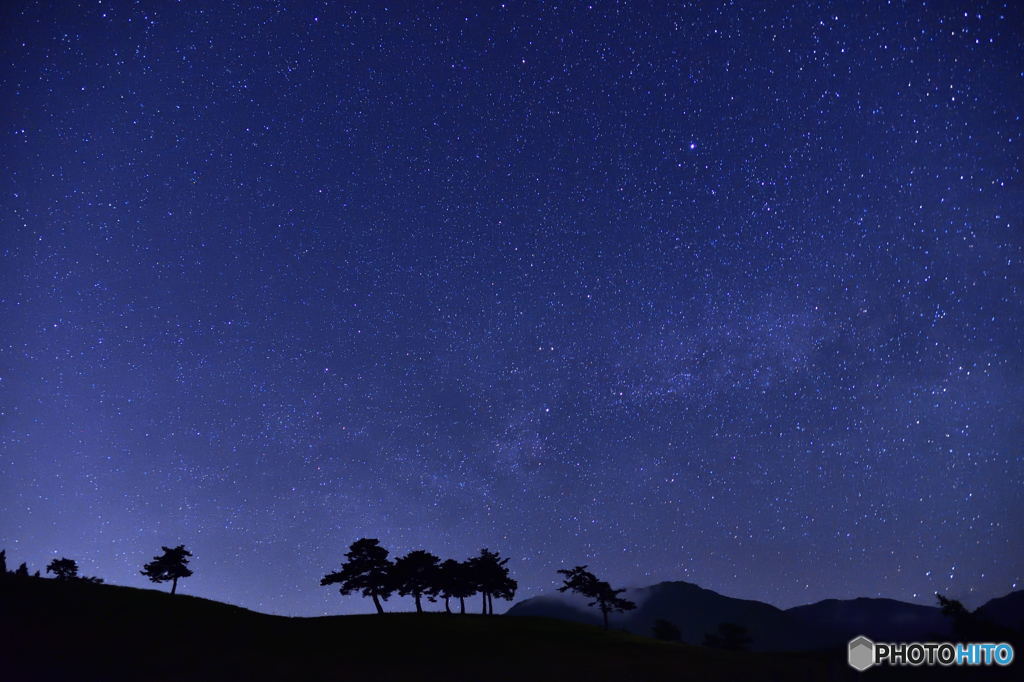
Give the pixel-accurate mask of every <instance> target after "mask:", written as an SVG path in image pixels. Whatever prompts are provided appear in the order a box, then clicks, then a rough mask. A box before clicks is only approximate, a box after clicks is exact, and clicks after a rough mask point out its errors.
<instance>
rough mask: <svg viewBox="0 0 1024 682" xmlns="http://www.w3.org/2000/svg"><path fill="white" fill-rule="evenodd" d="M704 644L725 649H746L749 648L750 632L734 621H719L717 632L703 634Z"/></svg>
mask: <svg viewBox="0 0 1024 682" xmlns="http://www.w3.org/2000/svg"><path fill="white" fill-rule="evenodd" d="M704 646H710V647H714V648H716V649H725V650H727V651H746V650H747V649H749V648H750V632H749V631H748V630H747V629H746V628H745V627H743V626H742V625H737V624H736V623H719V625H718V632H717V633H715V632H709V633H707V634H705V635H704Z"/></svg>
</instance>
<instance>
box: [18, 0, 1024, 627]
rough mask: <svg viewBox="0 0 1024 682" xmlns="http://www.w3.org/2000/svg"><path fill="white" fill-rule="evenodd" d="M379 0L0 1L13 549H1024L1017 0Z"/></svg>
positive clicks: (279, 601)
mask: <svg viewBox="0 0 1024 682" xmlns="http://www.w3.org/2000/svg"><path fill="white" fill-rule="evenodd" d="M358 4H362V3H358ZM365 4H366V5H370V6H369V7H367V6H362V7H359V8H357V9H353V8H352V6H343V4H342V3H330V4H326V5H325V4H301V5H300V4H299V3H294V4H277V3H265V2H261V3H253V4H252V5H249V4H248V3H239V4H238V6H230V5H229V3H209V4H208V5H207V6H205V7H204V6H203V3H197V2H180V3H148V2H138V3H128V2H110V1H109V0H107V1H104V2H100V1H99V0H96V1H94V2H89V3H76V2H67V3H65V2H60V3H53V5H52V6H51V5H50V4H37V3H29V4H24V5H16V4H15V3H5V8H4V9H3V10H2V11H3V15H2V16H0V25H2V26H3V28H2V29H0V34H2V52H3V59H2V67H0V68H2V71H0V84H2V93H3V102H4V104H3V106H2V108H0V111H2V114H0V115H2V119H3V120H2V123H3V126H2V129H0V130H2V134H3V140H4V142H3V144H2V146H0V166H2V173H3V180H2V182H3V186H2V189H0V196H2V197H3V198H2V201H0V211H2V221H3V222H2V228H0V229H2V241H0V256H2V260H0V415H2V416H0V547H6V549H7V553H8V561H9V562H12V563H13V564H14V565H17V563H20V562H21V561H27V562H28V563H29V567H30V569H31V570H35V569H43V568H44V567H45V564H46V562H48V561H49V560H50V559H51V558H54V557H59V556H68V557H71V558H75V559H77V560H78V562H79V564H80V565H81V566H82V572H83V573H84V574H87V575H98V576H101V577H103V578H105V579H106V580H107V582H112V583H117V584H125V585H136V586H151V584H150V583H148V582H147V581H146V579H145V578H144V577H143V576H141V575H139V573H138V571H139V569H140V568H141V566H142V564H143V563H144V562H145V561H148V560H149V559H150V558H152V557H153V556H154V555H155V554H158V553H159V549H160V545H176V544H180V543H184V544H186V545H187V546H188V547H189V548H190V549H191V550H192V552H193V553H194V555H195V558H194V559H193V561H192V567H193V569H194V570H195V576H194V577H192V578H189V579H188V580H186V581H184V582H183V583H182V584H181V585H180V586H179V591H182V592H185V593H190V594H198V595H201V596H205V597H209V598H213V599H219V600H224V601H228V602H232V603H236V604H241V605H244V606H247V607H250V608H255V609H259V610H264V611H268V612H273V613H283V614H292V615H318V614H322V613H339V612H356V611H369V610H372V604H370V603H369V601H367V600H364V599H361V598H359V597H355V596H353V597H348V598H341V597H339V595H338V594H337V591H336V590H335V589H333V588H330V589H329V588H325V587H320V586H319V579H320V577H321V576H322V575H323V574H324V573H326V572H328V571H330V570H336V569H337V567H338V565H339V564H340V562H341V560H342V557H343V554H344V552H345V550H346V549H347V547H348V545H349V544H350V543H351V542H352V541H354V540H356V539H358V538H360V537H363V536H368V537H377V538H380V539H381V541H382V543H383V544H384V545H385V546H386V547H388V548H389V549H390V550H391V551H392V553H393V554H401V553H405V552H407V551H409V550H411V549H417V548H421V547H422V548H426V549H429V550H431V551H433V552H434V553H436V554H439V555H441V556H442V558H445V557H449V556H452V557H455V558H464V557H466V556H468V555H470V554H475V553H476V552H477V550H479V548H481V547H489V548H491V549H495V550H498V551H500V552H501V553H502V554H504V555H505V556H509V557H511V561H510V563H509V567H510V568H511V569H512V574H513V577H515V578H517V579H518V580H519V582H520V586H521V589H520V592H519V596H520V597H528V596H534V595H537V594H540V593H543V592H550V591H551V590H552V588H553V587H554V585H555V584H557V578H558V576H557V575H556V574H555V571H556V569H558V568H563V567H566V566H572V565H576V564H589V565H590V567H591V569H592V570H593V571H594V572H596V573H597V574H598V575H599V577H601V578H604V579H607V580H609V581H611V582H612V583H613V584H614V585H616V586H626V585H646V584H652V583H654V582H658V581H662V580H687V581H691V582H696V583H698V584H700V585H702V586H704V587H707V588H710V589H714V590H716V591H719V592H722V593H724V594H728V595H731V596H739V597H746V598H754V599H760V600H763V601H768V602H771V603H774V604H776V605H779V606H791V605H795V604H798V603H807V602H811V601H816V600H819V599H823V598H827V597H854V596H888V597H894V598H898V599H904V600H908V601H916V602H921V603H933V601H934V598H933V596H932V594H933V593H934V592H935V591H937V590H938V591H941V592H943V593H949V594H951V595H952V596H955V597H959V598H962V599H964V600H965V601H966V602H967V603H968V605H972V606H973V605H977V604H978V603H981V602H982V601H984V600H986V599H989V598H991V597H994V596H998V595H1002V594H1005V593H1006V592H1008V591H1010V590H1011V589H1019V588H1020V587H1022V585H1024V532H1022V530H1021V526H1022V521H1024V334H1022V333H1021V330H1022V328H1024V305H1022V302H1021V295H1022V289H1024V220H1022V216H1024V183H1022V175H1021V173H1022V163H1021V160H1022V158H1024V119H1022V115H1024V114H1022V112H1024V67H1022V63H1024V50H1022V47H1021V43H1022V40H1024V31H1022V26H1024V6H1022V5H1019V4H1017V3H1014V2H1005V3H987V2H961V3H955V2H948V3H947V2H934V3H932V2H929V3H921V2H914V3H901V2H893V3H890V4H885V3H881V2H863V3H854V2H837V3H834V4H829V3H819V2H799V3H781V2H780V3H761V2H736V3H731V2H730V3H712V2H699V3H697V2H693V3H673V4H671V5H670V6H663V7H659V8H656V9H652V8H650V7H645V8H644V9H639V7H638V5H636V4H633V3H625V2H619V3H612V2H594V3H593V4H590V5H587V4H585V3H571V2H566V3H560V4H558V5H554V4H551V3H541V2H537V3H533V2H530V3H524V2H506V3H504V4H497V3H483V2H467V3H444V4H443V5H442V6H440V7H428V6H427V5H426V4H425V3H419V2H417V3H395V4H389V5H387V6H386V7H385V6H384V4H382V3H376V2H374V3H365ZM161 589H166V586H164V587H162V588H161ZM389 604H390V605H391V606H392V607H398V608H411V605H412V602H411V600H405V599H395V600H392V601H391V602H389ZM504 606H505V605H504V604H500V605H499V607H504Z"/></svg>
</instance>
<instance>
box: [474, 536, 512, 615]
mask: <svg viewBox="0 0 1024 682" xmlns="http://www.w3.org/2000/svg"><path fill="white" fill-rule="evenodd" d="M507 563H508V559H502V558H501V555H500V554H499V553H498V552H492V551H490V550H489V549H487V548H486V547H485V548H484V549H481V550H480V554H478V555H477V556H475V557H473V558H472V559H469V560H468V561H467V562H466V564H467V566H468V568H469V575H470V579H471V580H472V583H473V585H474V587H475V588H476V590H475V591H477V592H479V593H480V596H481V600H482V605H483V610H482V611H481V613H483V614H485V615H486V614H490V615H494V598H495V597H497V598H498V599H513V598H514V597H515V596H516V589H517V588H518V587H519V583H518V582H516V581H515V580H513V579H512V578H511V577H510V576H509V570H508V567H507V566H506V565H505V564H507Z"/></svg>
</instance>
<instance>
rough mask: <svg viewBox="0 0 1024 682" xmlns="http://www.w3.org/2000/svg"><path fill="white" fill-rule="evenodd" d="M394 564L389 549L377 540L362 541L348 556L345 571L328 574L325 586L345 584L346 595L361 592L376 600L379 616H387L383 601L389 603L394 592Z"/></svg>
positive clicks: (323, 582)
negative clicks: (389, 557) (392, 572)
mask: <svg viewBox="0 0 1024 682" xmlns="http://www.w3.org/2000/svg"><path fill="white" fill-rule="evenodd" d="M393 568H394V564H392V563H391V560H390V559H388V550H386V549H384V548H383V547H381V546H380V541H379V540H377V539H376V538H362V539H360V540H356V541H355V542H353V543H352V544H351V545H350V546H349V548H348V552H346V553H345V563H343V564H342V565H341V570H340V571H336V572H335V573H328V574H327V575H325V576H324V577H323V578H322V579H321V580H320V584H321V585H335V584H340V585H341V590H340V591H341V593H342V594H351V593H352V592H360V593H362V595H363V596H364V597H370V598H372V599H373V605H374V606H375V607H376V608H377V613H384V607H383V606H382V605H381V600H384V601H387V598H388V597H390V596H391V593H392V592H393V591H394V589H393V586H392V575H391V571H392V569H393Z"/></svg>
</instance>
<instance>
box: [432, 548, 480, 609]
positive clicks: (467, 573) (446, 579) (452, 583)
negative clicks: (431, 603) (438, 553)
mask: <svg viewBox="0 0 1024 682" xmlns="http://www.w3.org/2000/svg"><path fill="white" fill-rule="evenodd" d="M436 587H437V593H438V594H439V595H441V596H442V597H444V610H445V612H446V613H451V612H452V609H451V606H449V603H448V600H449V599H458V600H459V613H465V612H466V597H471V596H473V594H474V593H476V585H475V584H474V583H473V576H472V569H471V568H470V566H469V564H468V562H462V561H456V560H455V559H446V560H445V561H444V562H443V563H442V564H441V566H440V568H439V570H438V575H437V586H436Z"/></svg>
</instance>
